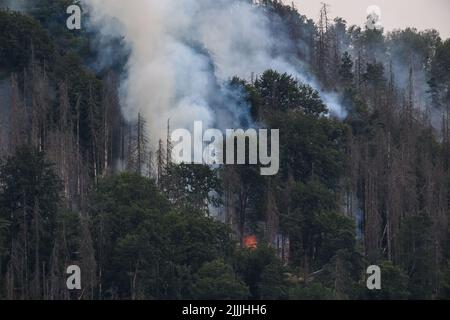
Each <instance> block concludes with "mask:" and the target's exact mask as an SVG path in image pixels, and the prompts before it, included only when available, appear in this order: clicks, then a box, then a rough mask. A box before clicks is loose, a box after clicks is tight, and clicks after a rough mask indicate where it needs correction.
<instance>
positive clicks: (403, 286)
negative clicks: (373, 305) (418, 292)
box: [368, 261, 410, 300]
mask: <svg viewBox="0 0 450 320" xmlns="http://www.w3.org/2000/svg"><path fill="white" fill-rule="evenodd" d="M379 267H380V269H381V274H382V280H381V281H382V282H381V290H376V291H371V292H370V293H369V294H368V298H369V299H380V300H405V299H408V297H409V295H410V293H409V290H408V281H409V279H408V276H407V275H406V273H405V272H404V271H403V270H402V269H401V268H399V267H397V266H395V265H393V264H392V262H391V261H382V262H381V263H379Z"/></svg>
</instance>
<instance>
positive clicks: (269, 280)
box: [234, 245, 288, 299]
mask: <svg viewBox="0 0 450 320" xmlns="http://www.w3.org/2000/svg"><path fill="white" fill-rule="evenodd" d="M234 264H235V270H236V272H237V273H238V275H239V276H240V277H241V278H242V279H243V280H244V281H245V283H246V284H247V285H248V287H249V290H250V298H251V299H284V298H287V290H288V289H287V283H286V281H285V280H284V277H283V273H284V268H283V266H282V265H281V263H280V261H279V260H278V258H277V257H276V256H275V253H274V251H273V249H271V248H269V247H267V246H264V245H261V246H259V247H258V249H256V250H250V249H246V250H240V251H239V252H237V254H236V257H235V262H234Z"/></svg>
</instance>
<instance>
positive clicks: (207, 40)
mask: <svg viewBox="0 0 450 320" xmlns="http://www.w3.org/2000/svg"><path fill="white" fill-rule="evenodd" d="M83 2H84V5H85V8H87V9H88V11H89V13H90V16H91V22H92V24H93V25H94V26H95V27H96V28H98V29H99V30H100V32H101V34H103V35H104V36H108V35H110V34H111V33H115V32H117V30H120V32H121V33H122V35H123V36H124V41H125V42H126V43H127V45H128V46H129V47H130V48H129V49H130V52H131V54H130V57H129V61H128V65H127V75H126V79H125V80H124V81H123V82H122V85H121V93H122V105H123V107H124V115H125V117H127V118H128V119H129V120H132V119H134V118H135V117H136V115H137V113H138V112H141V113H142V114H143V115H144V116H145V117H146V119H147V122H148V124H149V127H150V130H151V133H152V134H153V135H157V136H159V137H161V136H163V134H164V133H165V130H166V128H165V126H166V122H167V119H169V118H170V119H171V123H172V126H173V127H174V128H190V127H191V126H192V124H193V123H194V121H196V120H200V121H203V123H204V126H205V127H206V126H209V127H212V126H216V127H226V126H227V127H229V128H231V127H233V126H234V127H235V126H237V125H239V123H236V121H239V119H241V120H242V118H246V117H247V118H248V117H249V116H248V114H249V112H248V107H247V106H245V105H242V104H237V103H236V101H233V99H230V98H229V97H230V93H229V92H228V91H229V90H231V89H230V88H225V87H224V83H225V82H226V81H227V80H229V79H230V78H231V77H233V76H238V77H240V78H244V79H249V78H250V76H251V74H256V75H258V74H259V75H260V74H262V73H263V72H264V71H265V70H267V69H274V70H277V71H279V72H287V73H290V74H292V75H294V76H295V77H297V78H299V80H302V81H304V82H306V83H309V84H310V85H312V86H313V87H314V88H315V89H320V88H319V86H318V85H316V82H315V81H314V80H312V78H308V77H307V76H306V75H305V72H304V71H303V68H302V67H301V64H300V63H298V64H297V63H296V65H295V66H293V64H291V63H289V62H287V60H286V59H284V58H283V57H280V56H274V55H273V52H274V51H275V50H274V48H276V47H280V46H281V45H283V41H284V40H283V39H275V38H274V37H273V36H272V35H271V32H270V31H269V21H268V19H267V18H266V16H265V15H264V14H263V12H262V10H257V9H256V8H255V7H254V6H253V5H252V4H251V3H250V1H246V0H215V1H211V0H163V1H161V0H133V1H128V2H124V1H122V0H83ZM327 96H328V95H327V94H323V93H322V98H324V101H325V102H330V105H329V107H330V109H331V111H332V113H334V114H336V115H338V116H342V115H343V114H344V111H343V108H342V107H341V106H340V105H339V103H337V102H335V101H337V99H334V97H333V96H331V95H330V96H329V97H328V98H327Z"/></svg>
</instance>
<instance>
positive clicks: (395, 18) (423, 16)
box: [283, 0, 450, 38]
mask: <svg viewBox="0 0 450 320" xmlns="http://www.w3.org/2000/svg"><path fill="white" fill-rule="evenodd" d="M293 1H294V3H295V6H296V7H297V9H298V10H299V12H300V13H302V14H304V15H306V16H308V17H309V18H312V19H314V20H315V21H316V20H317V18H318V16H319V10H320V6H321V4H320V3H321V2H325V3H328V4H329V5H330V16H331V18H334V17H336V16H339V17H342V18H344V19H345V20H347V22H348V23H349V24H357V25H364V23H365V21H366V11H367V8H368V7H369V6H370V5H376V6H378V7H379V8H380V9H381V14H382V16H381V23H382V24H383V26H384V28H385V30H392V29H397V28H402V29H403V28H405V27H415V28H417V29H419V30H424V29H431V28H434V29H436V30H438V31H439V32H440V34H441V37H442V38H450V0H293ZM283 2H284V3H285V4H290V3H291V2H292V0H283Z"/></svg>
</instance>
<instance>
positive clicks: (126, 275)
mask: <svg viewBox="0 0 450 320" xmlns="http://www.w3.org/2000/svg"><path fill="white" fill-rule="evenodd" d="M92 203H95V206H94V207H93V211H92V215H93V219H94V230H93V234H94V235H96V238H95V242H96V244H97V246H98V247H97V252H98V258H97V259H98V261H99V263H100V264H101V268H102V270H103V274H104V279H102V282H103V287H104V288H108V289H109V291H108V292H109V293H108V294H109V295H110V297H114V295H115V294H116V293H117V294H120V296H121V297H122V298H130V297H138V298H139V297H140V298H143V297H153V298H187V297H189V296H190V294H191V293H190V292H191V286H192V285H193V284H192V281H193V280H192V278H193V275H194V274H195V273H196V272H197V270H199V268H200V267H202V266H203V265H204V264H205V263H207V262H209V261H213V260H215V259H219V258H224V259H226V258H227V257H229V256H230V254H232V252H233V250H234V249H233V248H234V246H233V242H232V241H231V238H230V232H229V230H228V229H227V228H226V226H225V225H222V224H221V223H218V222H216V221H214V220H212V219H210V218H208V217H205V216H203V215H201V214H200V213H199V212H197V213H195V212H192V210H187V211H178V210H174V209H173V208H171V206H170V205H169V202H168V201H167V200H166V199H165V197H164V196H163V195H162V194H161V193H160V191H159V190H158V189H157V187H156V185H155V184H154V182H153V181H152V180H149V179H147V178H143V177H140V176H139V175H136V174H122V175H119V176H112V177H108V178H105V179H104V180H102V181H101V182H100V183H99V186H98V189H97V191H96V193H95V195H94V198H93V201H92ZM237 289H239V288H237Z"/></svg>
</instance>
